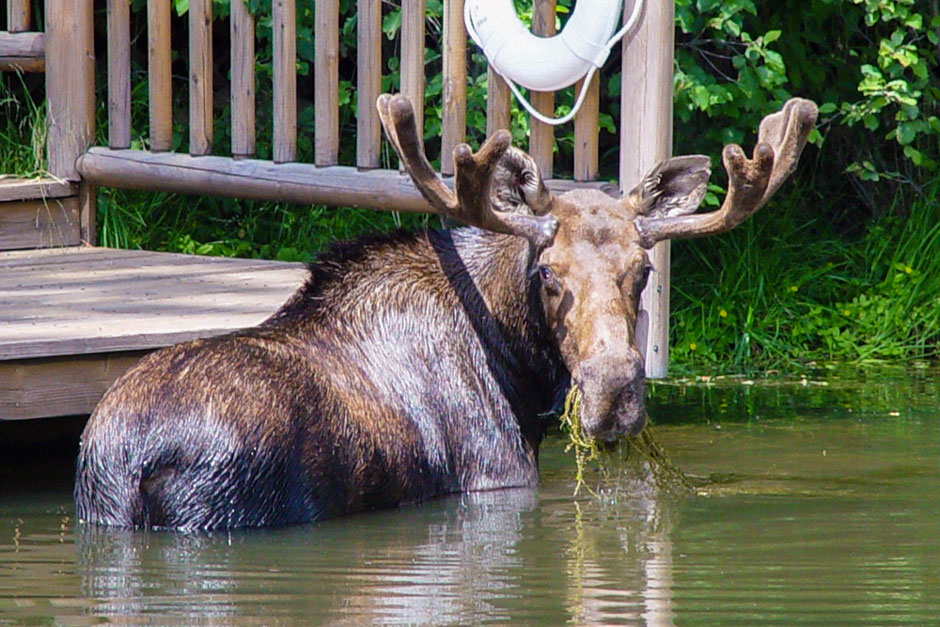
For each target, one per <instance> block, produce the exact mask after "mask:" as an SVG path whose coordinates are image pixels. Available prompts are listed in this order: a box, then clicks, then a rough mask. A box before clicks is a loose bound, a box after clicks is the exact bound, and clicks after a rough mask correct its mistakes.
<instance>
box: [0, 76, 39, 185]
mask: <svg viewBox="0 0 940 627" xmlns="http://www.w3.org/2000/svg"><path fill="white" fill-rule="evenodd" d="M33 94H34V92H33V90H32V89H31V88H30V87H29V86H28V85H27V83H26V80H25V78H24V76H23V74H20V73H14V72H4V73H2V74H0V175H16V176H18V177H25V178H31V177H34V176H41V175H43V174H45V172H46V108H45V104H44V103H43V102H42V101H41V100H40V101H39V102H37V101H36V98H35V96H34V95H33Z"/></svg>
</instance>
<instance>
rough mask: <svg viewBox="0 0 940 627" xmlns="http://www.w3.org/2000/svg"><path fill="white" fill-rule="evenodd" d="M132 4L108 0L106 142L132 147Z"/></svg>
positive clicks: (125, 0) (122, 146)
mask: <svg viewBox="0 0 940 627" xmlns="http://www.w3.org/2000/svg"><path fill="white" fill-rule="evenodd" d="M130 19H131V5H130V0H108V145H109V146H110V147H111V148H118V149H120V148H130V147H131V22H130Z"/></svg>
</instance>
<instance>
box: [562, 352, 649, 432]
mask: <svg viewBox="0 0 940 627" xmlns="http://www.w3.org/2000/svg"><path fill="white" fill-rule="evenodd" d="M579 374H580V377H578V379H577V381H578V384H579V386H580V387H581V390H582V392H583V401H582V409H581V424H582V425H583V427H584V430H585V431H586V432H587V434H588V435H591V436H593V437H595V438H599V439H602V440H605V441H613V440H616V439H617V438H619V437H632V436H635V435H637V434H639V433H640V432H641V431H642V430H643V427H644V426H645V425H646V407H645V399H644V385H643V381H644V371H643V364H642V362H641V361H639V359H633V360H627V361H625V362H621V363H618V364H616V365H606V364H602V363H589V364H584V365H583V366H582V368H581V371H580V373H579Z"/></svg>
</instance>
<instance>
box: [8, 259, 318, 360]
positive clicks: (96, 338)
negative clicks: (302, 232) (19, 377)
mask: <svg viewBox="0 0 940 627" xmlns="http://www.w3.org/2000/svg"><path fill="white" fill-rule="evenodd" d="M306 276H307V271H306V268H305V267H304V265H303V264H287V263H280V262H273V261H263V260H250V259H220V258H211V257H196V256H189V255H178V254H171V253H152V252H147V251H126V250H112V249H102V248H71V249H61V250H31V251H15V252H7V253H0V360H14V359H16V360H22V359H32V358H45V357H53V356H76V355H88V354H92V353H105V352H119V351H140V350H147V349H152V348H155V347H159V346H166V345H169V344H173V343H175V342H180V341H184V340H188V339H193V338H197V337H207V336H210V335H216V334H218V333H224V332H226V331H231V330H234V329H239V328H243V327H247V326H252V325H255V324H257V323H259V322H261V321H262V320H264V319H265V318H267V317H268V316H269V315H270V314H271V313H273V312H274V311H275V310H276V309H277V308H278V307H279V306H280V305H281V303H283V302H284V301H285V300H286V299H287V298H288V297H289V296H290V295H291V294H292V293H293V292H294V291H295V290H296V289H297V288H298V287H299V286H300V285H301V284H302V283H303V281H304V279H305V278H306Z"/></svg>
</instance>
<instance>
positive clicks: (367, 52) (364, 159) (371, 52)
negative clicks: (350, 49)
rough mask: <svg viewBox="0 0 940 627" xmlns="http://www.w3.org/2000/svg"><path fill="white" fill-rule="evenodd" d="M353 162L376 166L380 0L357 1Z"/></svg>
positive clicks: (358, 164) (379, 127)
mask: <svg viewBox="0 0 940 627" xmlns="http://www.w3.org/2000/svg"><path fill="white" fill-rule="evenodd" d="M358 1H359V4H358V8H359V10H358V12H357V15H356V17H357V19H358V23H357V25H356V27H357V29H358V30H357V33H356V48H357V53H358V58H357V59H356V64H357V76H356V118H357V119H356V165H357V166H359V167H360V168H377V167H379V145H380V142H381V139H382V134H381V133H382V130H381V129H382V127H381V125H380V123H379V114H378V112H377V111H376V110H375V101H376V99H377V98H378V97H379V92H380V91H381V90H382V0H358Z"/></svg>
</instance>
